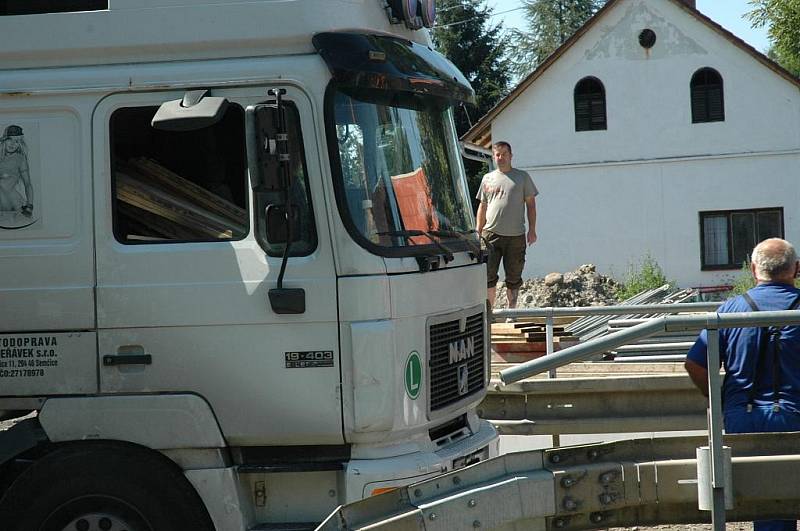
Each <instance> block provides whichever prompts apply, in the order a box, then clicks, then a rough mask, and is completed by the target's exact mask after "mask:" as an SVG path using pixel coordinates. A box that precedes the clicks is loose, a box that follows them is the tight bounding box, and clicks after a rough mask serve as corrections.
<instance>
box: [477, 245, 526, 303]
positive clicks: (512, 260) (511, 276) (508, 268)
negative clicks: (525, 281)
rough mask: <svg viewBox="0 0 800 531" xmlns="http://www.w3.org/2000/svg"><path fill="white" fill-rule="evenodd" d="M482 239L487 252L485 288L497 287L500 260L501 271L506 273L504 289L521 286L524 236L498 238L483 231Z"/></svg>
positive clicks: (523, 265) (523, 262)
mask: <svg viewBox="0 0 800 531" xmlns="http://www.w3.org/2000/svg"><path fill="white" fill-rule="evenodd" d="M483 238H484V239H485V241H486V244H487V247H488V251H489V261H488V262H487V264H486V268H487V281H488V282H487V287H490V288H493V287H495V286H496V285H497V280H498V276H497V272H498V270H499V269H500V260H502V261H503V270H504V271H505V272H506V288H508V289H519V288H520V286H522V269H523V268H524V267H525V251H526V248H527V245H526V241H525V235H524V234H520V235H519V236H500V235H499V234H495V233H493V232H491V231H488V230H485V231H483Z"/></svg>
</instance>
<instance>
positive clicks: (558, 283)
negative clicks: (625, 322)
mask: <svg viewBox="0 0 800 531" xmlns="http://www.w3.org/2000/svg"><path fill="white" fill-rule="evenodd" d="M620 288H621V284H620V283H619V282H617V281H616V280H614V279H613V278H611V277H607V276H604V275H601V274H599V273H598V272H597V268H596V267H595V266H594V265H593V264H584V265H582V266H580V267H579V268H578V269H576V270H575V271H570V272H568V273H563V274H562V273H557V272H556V273H550V274H548V275H546V276H545V277H544V278H530V279H527V280H525V281H524V282H523V283H522V287H521V288H520V292H519V299H518V301H519V302H518V306H519V307H520V308H546V307H549V306H553V307H564V306H605V305H611V304H617V303H618V300H617V298H616V293H617V291H618V290H619V289H620ZM506 306H507V304H506V287H505V283H502V282H501V283H498V284H497V301H496V303H495V306H494V307H495V309H501V308H505V307H506Z"/></svg>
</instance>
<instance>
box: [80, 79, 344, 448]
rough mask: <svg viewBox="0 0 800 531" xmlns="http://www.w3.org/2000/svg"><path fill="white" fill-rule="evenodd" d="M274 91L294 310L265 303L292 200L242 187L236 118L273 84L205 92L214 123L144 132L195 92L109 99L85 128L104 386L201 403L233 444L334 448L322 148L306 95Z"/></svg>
mask: <svg viewBox="0 0 800 531" xmlns="http://www.w3.org/2000/svg"><path fill="white" fill-rule="evenodd" d="M283 88H286V89H287V90H286V93H285V94H284V95H283V98H284V102H285V105H284V109H285V118H286V129H287V132H288V136H289V144H288V145H289V153H288V154H289V168H290V174H291V176H292V182H293V185H292V186H291V188H290V189H289V191H288V192H287V194H288V196H289V197H290V198H291V201H292V205H293V206H294V209H293V210H294V216H293V218H294V224H293V225H292V226H293V227H294V229H295V230H294V232H295V234H296V239H295V241H294V242H293V243H292V244H291V246H290V252H289V254H290V257H289V259H288V262H287V264H286V268H285V276H284V281H283V287H284V288H287V289H291V288H299V289H302V296H303V300H304V303H305V304H304V305H305V308H304V310H303V311H302V313H293V314H292V313H276V311H274V310H273V308H272V306H271V305H270V301H269V297H268V293H269V291H270V290H271V289H273V288H275V287H276V283H277V278H278V275H279V271H280V269H281V262H282V255H283V252H284V248H285V244H284V243H282V241H281V236H280V234H281V232H282V231H281V230H279V229H280V228H277V229H276V227H275V226H274V223H276V221H275V220H276V219H279V218H280V216H275V211H276V209H278V210H280V208H281V207H282V203H283V202H284V199H282V198H284V197H286V196H285V195H284V194H283V193H282V192H281V193H278V192H276V191H275V190H267V189H265V188H264V187H263V186H262V183H259V182H256V180H253V179H249V178H248V167H247V160H248V154H247V149H246V145H247V143H248V139H247V134H248V133H247V132H246V126H245V124H246V121H247V120H246V114H248V113H247V112H246V109H247V108H248V107H251V108H252V107H254V106H258V105H262V104H265V103H267V104H268V103H271V102H270V101H269V97H268V96H267V87H260V88H245V89H225V90H213V91H210V92H209V93H208V94H206V95H205V96H203V97H205V98H212V99H210V100H203V101H202V102H201V103H203V104H204V105H205V104H206V103H208V102H212V103H209V105H211V106H212V107H213V106H214V105H217V107H215V109H214V110H213V112H212V114H213V113H216V117H215V118H213V120H206V121H203V120H204V119H201V120H200V121H198V122H195V123H194V124H193V125H192V126H191V127H189V128H186V127H184V125H178V126H176V127H173V126H171V125H169V124H167V126H166V127H163V126H159V128H155V127H153V126H152V125H151V121H152V120H153V118H154V116H155V114H156V112H157V111H158V110H159V108H160V107H161V106H162V105H163V104H164V103H165V102H168V101H176V102H178V101H180V100H182V99H184V97H185V96H186V97H195V98H196V96H197V94H194V96H192V94H189V93H186V94H185V93H184V92H172V93H164V92H158V93H155V92H154V93H147V94H142V93H139V94H119V95H114V96H111V97H108V98H106V99H105V100H104V101H102V102H101V104H100V105H99V106H98V108H97V109H96V112H95V118H94V123H93V137H94V145H95V146H96V147H97V148H98V149H96V151H95V159H94V168H95V206H96V209H97V216H96V225H97V226H96V234H97V239H98V244H97V255H96V260H97V312H98V329H99V330H98V336H99V341H98V342H99V349H100V356H99V360H100V361H99V363H100V368H99V373H100V387H101V391H102V392H105V393H120V394H130V393H149V394H153V393H195V394H198V395H200V396H202V397H203V398H205V399H206V400H207V401H208V403H209V404H210V405H211V407H212V409H213V411H214V412H215V414H216V416H217V419H218V421H219V423H220V427H221V428H222V431H223V434H224V436H225V437H226V439H227V440H228V443H229V444H230V445H232V446H247V445H263V446H272V445H300V444H302V445H313V444H319V445H323V444H342V442H343V441H342V425H341V405H340V402H341V397H340V391H339V381H340V376H339V349H338V332H337V322H336V321H337V313H336V307H337V300H336V289H335V274H334V264H333V256H332V250H331V245H330V237H329V236H328V230H329V229H328V225H327V216H326V215H325V212H324V207H325V201H324V200H323V199H322V193H323V183H322V177H321V175H322V174H321V167H320V160H319V155H318V153H319V150H318V146H317V144H316V135H315V134H314V129H313V120H312V117H311V113H310V109H311V103H310V101H309V100H308V98H307V97H306V96H305V95H304V94H303V93H302V92H301V91H300V90H298V89H296V88H291V87H285V86H284V87H283ZM223 100H224V101H223ZM183 101H184V102H185V101H186V100H185V99H184V100H183ZM176 105H177V107H182V106H183V104H176ZM177 107H176V108H177ZM178 112H180V111H178ZM250 114H252V113H250ZM181 129H187V130H181ZM251 144H254V145H257V144H258V142H255V143H253V142H251ZM268 220H271V221H268ZM270 223H273V226H271V225H270ZM283 232H284V233H285V231H283ZM284 237H285V236H284Z"/></svg>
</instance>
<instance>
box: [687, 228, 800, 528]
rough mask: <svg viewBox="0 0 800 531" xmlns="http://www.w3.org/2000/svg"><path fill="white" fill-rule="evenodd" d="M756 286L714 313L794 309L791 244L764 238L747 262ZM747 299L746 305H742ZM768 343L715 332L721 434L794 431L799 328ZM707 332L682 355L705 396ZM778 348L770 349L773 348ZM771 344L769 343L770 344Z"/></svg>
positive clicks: (799, 399) (750, 333) (763, 524)
mask: <svg viewBox="0 0 800 531" xmlns="http://www.w3.org/2000/svg"><path fill="white" fill-rule="evenodd" d="M750 270H751V272H752V274H753V277H754V278H755V280H756V287H754V288H753V289H751V290H749V291H748V292H747V294H746V295H742V296H738V297H734V298H732V299H729V300H728V301H726V302H725V303H724V304H723V305H722V306H720V308H719V310H718V312H719V313H733V312H751V311H758V310H764V311H776V310H788V309H795V307H796V305H797V304H799V303H800V290H798V289H797V288H795V287H794V279H795V277H797V275H798V271H800V263H798V259H797V253H796V252H795V249H794V247H793V246H792V244H790V243H789V242H787V241H785V240H781V239H779V238H770V239H768V240H764V241H763V242H761V243H759V244H758V245H756V247H755V249H753V255H752V259H751V263H750ZM748 299H749V300H748ZM779 333H780V336H779V337H780V340H777V339H776V338H775V339H772V340H770V339H769V337H768V335H767V334H766V333H763V329H761V328H723V329H720V331H719V351H720V360H721V362H722V364H723V365H724V367H725V379H724V381H723V388H722V404H723V415H724V417H725V418H724V423H725V431H726V432H727V433H752V432H780V431H800V326H787V327H783V328H782V329H780V330H779ZM707 337H708V336H707V333H706V331H705V330H703V331H702V332H701V333H700V337H699V338H698V339H697V341H696V342H695V344H694V346H692V348H691V350H689V353H688V354H687V356H686V363H685V365H684V366H685V368H686V372H687V373H689V377H690V378H691V379H692V382H694V384H695V385H696V386H697V387H698V388H699V389H700V391H701V392H702V393H703V394H704V395H706V396H708V358H707V347H708V342H707ZM778 342H779V343H780V345H779V349H778V350H776V349H775V348H774V347H775V345H774V343H778ZM770 343H772V344H770ZM796 529H797V522H796V521H794V520H763V521H757V522H754V530H755V531H790V530H791V531H794V530H796Z"/></svg>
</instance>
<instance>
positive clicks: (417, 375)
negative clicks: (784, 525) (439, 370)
mask: <svg viewBox="0 0 800 531" xmlns="http://www.w3.org/2000/svg"><path fill="white" fill-rule="evenodd" d="M405 377H406V394H408V398H410V399H411V400H416V399H417V397H418V396H419V392H420V389H421V388H422V360H421V359H420V358H419V352H417V351H416V350H412V351H411V354H409V355H408V360H406V375H405Z"/></svg>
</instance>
